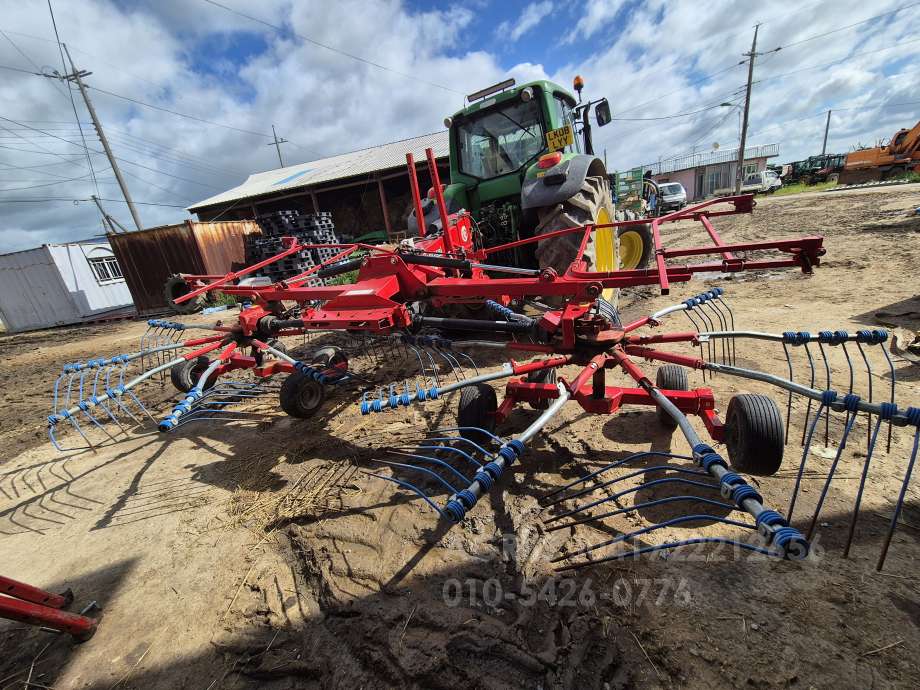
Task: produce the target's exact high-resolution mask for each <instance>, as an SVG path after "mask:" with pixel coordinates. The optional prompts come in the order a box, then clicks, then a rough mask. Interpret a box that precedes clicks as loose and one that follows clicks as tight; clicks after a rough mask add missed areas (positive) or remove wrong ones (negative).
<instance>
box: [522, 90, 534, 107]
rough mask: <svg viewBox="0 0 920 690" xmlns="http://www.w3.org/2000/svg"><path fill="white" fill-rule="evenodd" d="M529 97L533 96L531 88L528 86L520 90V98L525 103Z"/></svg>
mask: <svg viewBox="0 0 920 690" xmlns="http://www.w3.org/2000/svg"><path fill="white" fill-rule="evenodd" d="M531 98H533V89H532V88H530V87H529V86H528V87H527V88H526V89H524V90H523V91H521V100H522V101H524V102H525V103H526V102H527V101H529V100H530V99H531Z"/></svg>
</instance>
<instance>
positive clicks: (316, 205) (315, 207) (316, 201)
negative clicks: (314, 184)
mask: <svg viewBox="0 0 920 690" xmlns="http://www.w3.org/2000/svg"><path fill="white" fill-rule="evenodd" d="M310 198H311V199H313V212H314V213H319V199H318V198H317V197H316V192H314V191H313V190H312V189H311V190H310Z"/></svg>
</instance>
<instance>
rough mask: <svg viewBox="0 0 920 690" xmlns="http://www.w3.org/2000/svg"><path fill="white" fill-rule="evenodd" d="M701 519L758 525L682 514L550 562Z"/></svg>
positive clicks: (735, 524) (721, 518)
mask: <svg viewBox="0 0 920 690" xmlns="http://www.w3.org/2000/svg"><path fill="white" fill-rule="evenodd" d="M700 520H714V521H716V522H720V523H722V524H724V525H731V526H732V527H743V528H745V529H749V530H756V529H757V526H756V525H752V524H750V523H747V522H739V521H738V520H731V519H729V518H723V517H718V516H717V515H707V514H706V513H697V514H692V515H681V516H679V517H675V518H671V519H670V520H665V521H664V522H658V523H656V524H654V525H650V526H648V527H643V528H641V529H637V530H633V531H632V532H627V533H625V534H621V535H619V536H617V537H613V538H612V539H608V540H606V541H602V542H599V543H597V544H592V545H591V546H586V547H585V548H583V549H579V550H578V551H573V552H572V553H567V554H564V555H562V556H557V557H556V558H553V559H552V560H550V563H558V562H559V561H564V560H566V559H569V558H573V557H575V556H584V555H585V554H586V553H591V552H593V551H596V550H597V549H602V548H604V547H605V546H612V545H613V544H619V543H620V542H623V541H632V540H633V539H635V538H636V537H641V536H642V535H643V534H650V533H651V532H654V531H655V530H659V529H664V528H665V527H673V526H674V525H680V524H683V523H685V522H697V521H700Z"/></svg>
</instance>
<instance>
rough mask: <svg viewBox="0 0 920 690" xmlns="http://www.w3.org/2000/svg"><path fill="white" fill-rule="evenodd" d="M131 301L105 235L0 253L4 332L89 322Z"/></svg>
mask: <svg viewBox="0 0 920 690" xmlns="http://www.w3.org/2000/svg"><path fill="white" fill-rule="evenodd" d="M131 306H132V301H131V293H130V292H129V291H128V287H127V285H126V284H125V280H124V278H123V277H122V274H121V269H120V267H119V266H118V262H117V261H116V260H115V256H114V255H113V254H112V249H111V247H109V243H108V242H107V241H105V240H89V241H86V242H73V243H69V244H46V245H42V246H41V247H37V248H36V249H27V250H25V251H21V252H13V253H12V254H3V255H0V319H2V321H3V325H4V326H5V327H6V329H7V331H8V332H12V333H15V332H18V331H28V330H35V329H39V328H48V327H51V326H62V325H65V324H73V323H80V322H82V321H90V320H93V319H94V318H98V317H100V316H103V315H105V314H107V313H109V312H116V311H119V310H123V311H127V310H128V309H129V308H130V307H131Z"/></svg>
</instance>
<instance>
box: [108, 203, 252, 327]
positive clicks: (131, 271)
mask: <svg viewBox="0 0 920 690" xmlns="http://www.w3.org/2000/svg"><path fill="white" fill-rule="evenodd" d="M252 233H255V234H259V233H261V230H260V229H259V226H258V225H257V224H256V223H255V222H253V221H250V220H244V221H225V222H215V223H201V222H197V221H192V220H187V221H185V222H184V223H178V224H176V225H162V226H160V227H156V228H148V229H146V230H138V231H136V232H126V233H118V234H112V235H109V241H110V242H111V244H112V251H113V252H114V253H115V256H116V257H117V259H118V263H119V265H120V266H121V268H122V272H123V274H124V277H125V280H126V281H127V284H128V288H129V289H130V290H131V296H132V297H133V298H134V304H135V306H136V307H137V313H138V315H140V316H147V315H149V314H157V313H162V312H164V311H166V309H167V305H166V295H165V293H164V291H163V288H164V285H165V284H166V280H167V279H168V278H169V277H170V276H171V275H173V274H175V273H194V274H198V275H221V276H222V275H226V274H227V273H229V272H230V271H231V270H233V268H234V265H235V264H236V265H238V266H239V267H242V266H243V264H244V262H245V260H246V235H249V234H252Z"/></svg>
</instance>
